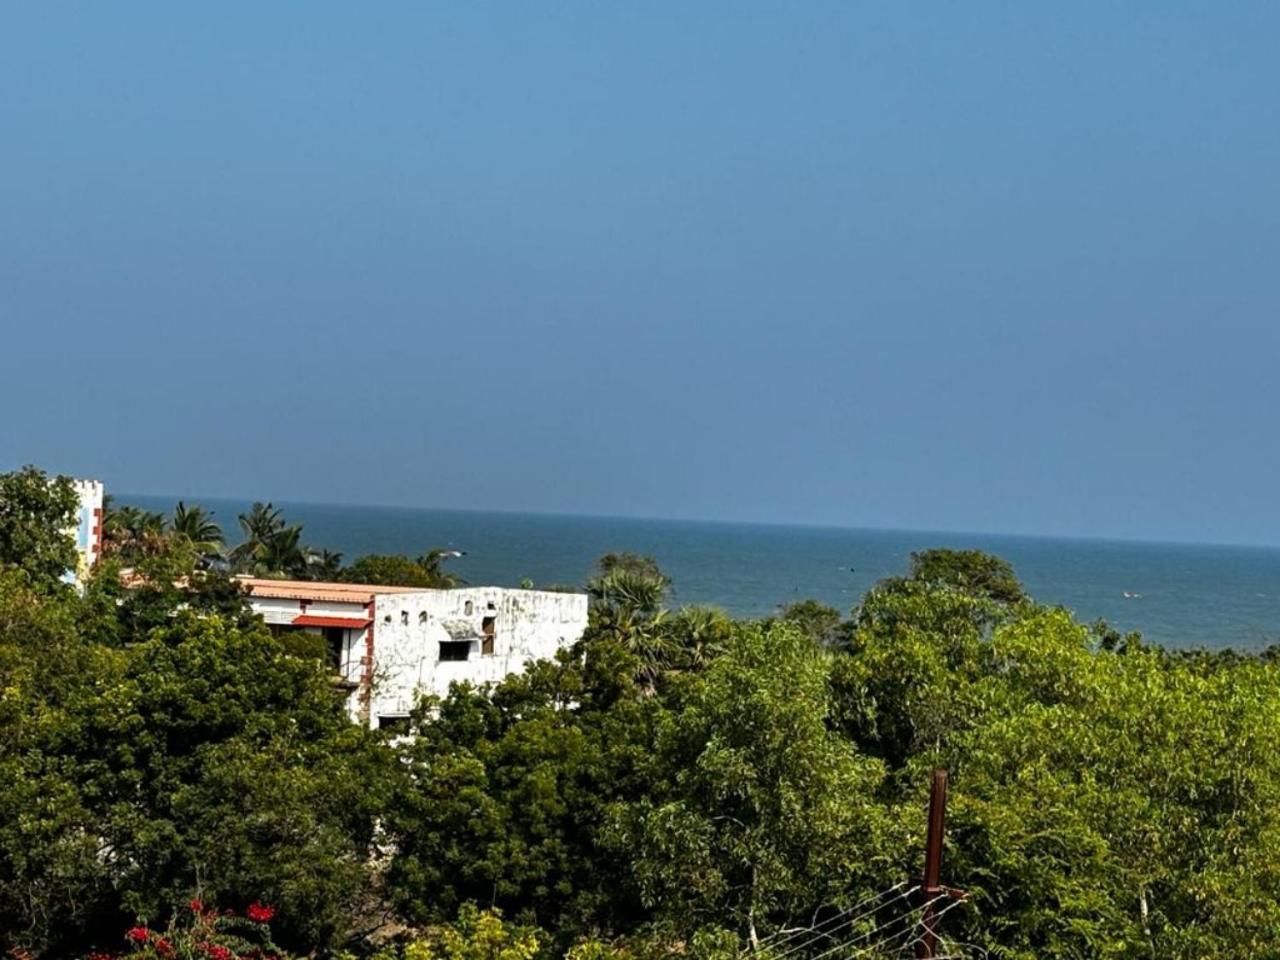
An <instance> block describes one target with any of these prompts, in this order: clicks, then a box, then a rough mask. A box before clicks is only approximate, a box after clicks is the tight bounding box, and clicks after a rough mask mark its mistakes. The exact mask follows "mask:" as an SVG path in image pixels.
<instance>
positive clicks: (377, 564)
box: [341, 550, 462, 589]
mask: <svg viewBox="0 0 1280 960" xmlns="http://www.w3.org/2000/svg"><path fill="white" fill-rule="evenodd" d="M450 555H451V554H450V553H449V552H447V551H444V550H431V551H428V552H427V553H426V554H424V555H423V556H421V557H419V558H418V559H416V560H413V559H410V558H409V557H406V556H404V555H403V554H370V555H369V556H365V557H361V558H360V559H359V560H357V561H356V562H355V563H353V564H351V565H350V566H349V567H346V568H345V569H343V570H342V572H341V579H343V580H345V581H346V582H347V583H373V584H380V585H385V586H398V587H423V588H424V589H448V588H451V587H456V586H459V585H460V584H461V583H462V581H461V580H460V579H458V577H457V576H456V575H454V574H452V573H449V572H447V571H445V570H444V569H442V567H441V564H443V562H444V561H445V560H446V559H448V557H449V556H450Z"/></svg>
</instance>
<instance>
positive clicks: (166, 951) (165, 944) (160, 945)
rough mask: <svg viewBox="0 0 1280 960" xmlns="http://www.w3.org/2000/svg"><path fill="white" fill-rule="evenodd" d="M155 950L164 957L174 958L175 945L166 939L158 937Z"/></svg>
mask: <svg viewBox="0 0 1280 960" xmlns="http://www.w3.org/2000/svg"><path fill="white" fill-rule="evenodd" d="M155 948H156V953H158V954H160V956H162V957H172V956H173V954H174V950H173V944H172V943H170V942H169V941H168V940H166V939H165V938H164V937H156V942H155Z"/></svg>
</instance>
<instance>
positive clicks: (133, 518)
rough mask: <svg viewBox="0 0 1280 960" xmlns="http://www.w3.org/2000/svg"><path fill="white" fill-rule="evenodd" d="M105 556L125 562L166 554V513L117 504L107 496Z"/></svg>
mask: <svg viewBox="0 0 1280 960" xmlns="http://www.w3.org/2000/svg"><path fill="white" fill-rule="evenodd" d="M102 538H103V544H102V547H103V551H102V552H103V555H104V556H107V557H115V558H116V559H118V560H119V561H120V562H121V563H123V564H125V565H132V564H135V563H137V562H138V561H139V560H141V559H143V558H144V557H151V556H156V555H157V554H160V553H163V552H164V550H165V547H166V542H165V541H166V537H165V531H164V515H163V514H160V513H155V512H153V511H150V510H143V509H142V508H141V507H134V506H127V505H126V506H123V507H117V506H115V504H114V501H113V498H112V497H111V496H110V495H108V496H107V498H106V503H105V504H104V517H103V521H102Z"/></svg>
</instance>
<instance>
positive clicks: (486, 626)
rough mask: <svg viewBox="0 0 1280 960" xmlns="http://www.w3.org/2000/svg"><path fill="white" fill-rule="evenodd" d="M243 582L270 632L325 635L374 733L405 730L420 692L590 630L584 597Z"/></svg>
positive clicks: (500, 673)
mask: <svg viewBox="0 0 1280 960" xmlns="http://www.w3.org/2000/svg"><path fill="white" fill-rule="evenodd" d="M241 579H242V582H243V583H244V584H245V587H246V590H247V592H248V595H249V603H250V605H251V606H252V608H253V610H254V612H255V613H258V614H260V615H261V616H262V618H263V620H264V621H265V622H266V623H267V625H268V626H270V627H271V628H272V629H273V630H275V631H277V632H284V631H295V630H298V631H305V632H307V633H312V634H317V635H319V636H321V637H323V638H324V640H325V644H326V647H327V650H328V656H329V664H330V666H331V667H332V669H333V670H334V673H335V674H336V676H337V678H338V682H339V684H340V685H341V686H342V687H343V688H345V689H346V690H347V691H348V695H347V710H348V712H349V713H350V715H351V717H352V719H353V720H356V721H358V722H361V723H367V724H369V725H370V726H372V727H375V728H387V729H407V726H408V719H409V713H410V711H411V710H412V709H413V706H414V704H415V703H416V702H417V700H418V698H419V697H420V696H421V695H423V694H427V693H435V694H439V695H441V696H443V695H445V694H447V693H448V692H449V685H450V684H451V683H455V682H469V683H472V684H476V685H479V684H483V683H488V682H492V681H497V680H501V679H502V678H503V677H505V676H507V675H508V674H511V673H518V672H520V671H521V670H523V669H524V665H525V664H526V663H528V662H529V661H530V660H538V659H543V658H548V657H551V656H553V655H554V654H555V652H556V651H557V650H559V649H560V648H561V647H564V646H567V645H569V644H571V643H573V642H574V641H576V640H577V639H578V638H580V637H581V636H582V633H583V631H584V630H585V629H586V626H587V597H586V595H585V594H580V593H553V592H549V591H544V590H511V589H506V588H503V587H457V588H453V589H448V590H423V589H420V588H417V587H387V586H377V585H372V584H353V583H315V582H311V581H292V580H263V579H256V578H249V577H245V578H241Z"/></svg>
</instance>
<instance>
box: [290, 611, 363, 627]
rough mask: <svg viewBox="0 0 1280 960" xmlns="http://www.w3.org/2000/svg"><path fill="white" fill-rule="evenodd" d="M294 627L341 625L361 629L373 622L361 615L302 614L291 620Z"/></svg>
mask: <svg viewBox="0 0 1280 960" xmlns="http://www.w3.org/2000/svg"><path fill="white" fill-rule="evenodd" d="M291 622H292V623H293V625H294V626H295V627H343V628H345V629H347V630H363V629H364V628H365V627H367V626H369V624H371V623H373V621H372V620H368V619H366V618H363V617H321V616H311V615H309V614H306V613H304V614H302V615H301V616H297V617H294V618H293V620H292V621H291Z"/></svg>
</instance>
